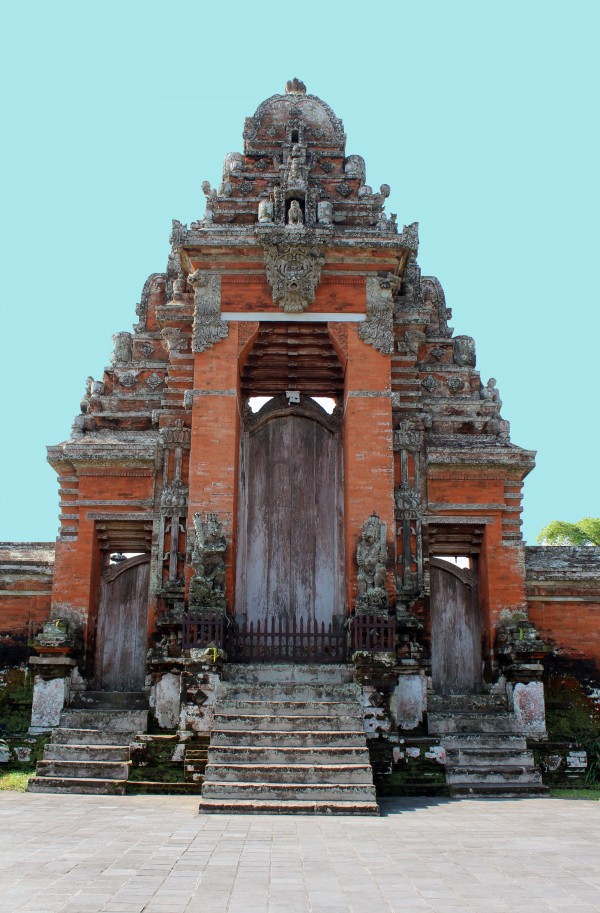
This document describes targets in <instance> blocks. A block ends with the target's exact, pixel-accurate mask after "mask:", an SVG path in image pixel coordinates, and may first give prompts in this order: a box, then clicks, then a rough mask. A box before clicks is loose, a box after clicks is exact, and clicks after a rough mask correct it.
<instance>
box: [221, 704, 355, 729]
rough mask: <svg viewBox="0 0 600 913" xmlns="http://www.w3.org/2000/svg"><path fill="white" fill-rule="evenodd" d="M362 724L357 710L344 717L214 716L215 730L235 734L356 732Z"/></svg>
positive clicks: (299, 715) (287, 715) (291, 715)
mask: <svg viewBox="0 0 600 913" xmlns="http://www.w3.org/2000/svg"><path fill="white" fill-rule="evenodd" d="M360 722H362V714H361V713H360V712H359V711H358V710H357V712H356V713H355V714H352V715H348V714H346V715H344V716H335V717H331V716H322V715H315V716H308V715H304V714H281V715H280V714H272V715H263V714H259V713H257V714H250V713H246V714H243V715H241V714H237V713H221V712H219V711H217V712H216V713H215V715H214V723H213V725H214V726H215V728H216V729H230V730H234V731H236V732H240V731H244V730H246V731H251V732H253V733H256V732H258V731H260V732H273V731H275V732H281V731H288V732H296V731H297V730H299V729H310V730H312V731H315V730H316V731H319V732H328V731H330V730H353V731H355V730H357V729H358V726H359V723H360Z"/></svg>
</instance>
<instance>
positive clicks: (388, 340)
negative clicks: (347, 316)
mask: <svg viewBox="0 0 600 913" xmlns="http://www.w3.org/2000/svg"><path fill="white" fill-rule="evenodd" d="M392 286H393V283H391V282H390V281H389V280H387V279H382V278H380V277H378V276H368V277H367V319H366V320H365V321H364V322H363V323H360V324H359V327H358V335H359V336H360V338H361V339H362V340H364V342H368V343H369V345H372V346H373V348H375V349H378V350H379V351H380V352H383V354H384V355H391V354H392V353H393V351H394V301H393V297H392Z"/></svg>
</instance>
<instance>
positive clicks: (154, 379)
mask: <svg viewBox="0 0 600 913" xmlns="http://www.w3.org/2000/svg"><path fill="white" fill-rule="evenodd" d="M162 383H163V380H162V378H161V377H159V376H158V374H156V372H155V373H154V374H151V375H150V377H147V378H146V384H147V385H148V386H149V387H150V389H151V390H156V389H157V388H158V387H160V385H161V384H162Z"/></svg>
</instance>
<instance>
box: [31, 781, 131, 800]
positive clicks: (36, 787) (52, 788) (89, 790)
mask: <svg viewBox="0 0 600 913" xmlns="http://www.w3.org/2000/svg"><path fill="white" fill-rule="evenodd" d="M125 783H126V781H125V780H96V779H91V778H89V779H84V778H79V777H73V778H69V777H32V778H31V780H30V781H29V783H28V786H27V791H28V792H30V793H78V794H81V795H88V794H89V795H99V796H124V795H125Z"/></svg>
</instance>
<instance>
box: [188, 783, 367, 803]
mask: <svg viewBox="0 0 600 913" xmlns="http://www.w3.org/2000/svg"><path fill="white" fill-rule="evenodd" d="M202 796H203V797H204V798H206V799H245V800H248V799H250V800H252V801H255V800H257V799H279V800H281V799H283V800H285V801H287V800H289V799H292V800H295V799H305V800H308V801H311V802H314V801H323V800H325V801H330V802H339V801H346V802H347V801H358V802H374V801H375V787H374V786H373V785H372V784H366V783H365V784H358V783H336V784H335V785H330V784H326V783H260V782H247V783H246V782H244V783H240V782H238V783H215V782H213V781H210V780H205V781H204V786H203V787H202Z"/></svg>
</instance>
